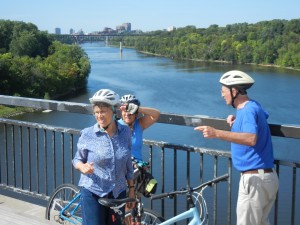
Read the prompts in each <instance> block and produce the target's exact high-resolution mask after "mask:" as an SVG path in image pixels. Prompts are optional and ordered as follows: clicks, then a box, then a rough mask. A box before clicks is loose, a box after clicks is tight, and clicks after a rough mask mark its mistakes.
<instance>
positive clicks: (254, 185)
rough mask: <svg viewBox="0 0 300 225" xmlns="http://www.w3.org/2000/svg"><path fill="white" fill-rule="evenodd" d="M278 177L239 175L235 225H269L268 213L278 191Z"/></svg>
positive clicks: (274, 174)
mask: <svg viewBox="0 0 300 225" xmlns="http://www.w3.org/2000/svg"><path fill="white" fill-rule="evenodd" d="M278 186H279V182H278V176H277V173H276V172H275V171H274V172H273V173H264V171H263V170H259V173H258V174H244V175H241V178H240V184H239V195H238V202H237V208H236V213H237V225H269V224H270V223H269V219H268V216H269V213H270V211H271V208H272V206H273V204H274V202H275V199H276V194H277V191H278Z"/></svg>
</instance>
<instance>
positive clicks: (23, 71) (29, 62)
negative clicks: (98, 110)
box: [0, 20, 91, 99]
mask: <svg viewBox="0 0 300 225" xmlns="http://www.w3.org/2000/svg"><path fill="white" fill-rule="evenodd" d="M90 70H91V65H90V61H89V58H88V56H87V54H86V53H85V52H84V50H83V49H82V48H81V47H80V46H78V45H67V44H63V43H61V42H58V41H55V40H54V39H53V37H52V36H51V35H50V34H48V33H47V32H43V31H39V30H38V28H37V26H36V25H34V24H32V23H25V22H20V21H10V20H0V94H2V95H14V96H23V97H34V98H46V99H52V98H56V97H57V96H60V95H62V94H67V93H70V92H72V91H76V90H78V89H81V88H84V87H85V86H86V83H87V78H88V76H89V73H90Z"/></svg>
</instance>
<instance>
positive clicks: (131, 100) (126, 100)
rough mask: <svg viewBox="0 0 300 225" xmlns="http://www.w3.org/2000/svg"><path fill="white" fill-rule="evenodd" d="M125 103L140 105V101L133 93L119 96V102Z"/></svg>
mask: <svg viewBox="0 0 300 225" xmlns="http://www.w3.org/2000/svg"><path fill="white" fill-rule="evenodd" d="M125 103H128V104H129V103H133V104H135V105H138V106H140V105H141V103H140V101H139V100H138V99H137V98H136V97H135V96H134V95H131V94H128V95H123V96H122V97H121V104H125Z"/></svg>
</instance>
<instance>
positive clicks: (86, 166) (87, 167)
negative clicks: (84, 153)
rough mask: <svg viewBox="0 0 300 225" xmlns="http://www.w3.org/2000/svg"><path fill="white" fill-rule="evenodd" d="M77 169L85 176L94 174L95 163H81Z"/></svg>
mask: <svg viewBox="0 0 300 225" xmlns="http://www.w3.org/2000/svg"><path fill="white" fill-rule="evenodd" d="M77 168H78V169H79V170H80V172H81V173H83V174H92V173H94V163H93V162H87V163H81V164H80V165H78V166H77Z"/></svg>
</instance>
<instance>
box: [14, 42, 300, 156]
mask: <svg viewBox="0 0 300 225" xmlns="http://www.w3.org/2000/svg"><path fill="white" fill-rule="evenodd" d="M81 46H82V48H83V49H84V50H85V51H86V53H87V54H88V56H89V58H90V60H91V66H92V69H91V74H90V76H89V79H88V87H87V91H86V92H84V93H81V94H79V95H77V96H75V97H71V98H68V99H65V100H66V101H72V102H80V103H88V98H90V97H91V96H92V95H93V94H94V93H95V92H96V91H97V90H99V89H102V88H109V89H112V90H114V91H115V92H117V93H118V94H119V95H120V96H122V95H124V94H128V93H132V94H135V95H136V96H137V97H138V98H139V99H140V101H141V103H142V105H144V106H149V107H155V108H158V109H159V110H160V111H161V112H165V113H176V114H186V115H206V116H209V117H218V118H226V117H227V115H229V114H234V113H235V110H234V109H233V108H232V107H231V106H227V105H226V104H225V102H224V100H223V99H222V97H221V94H220V85H219V82H218V81H219V78H220V76H221V75H222V74H223V73H224V72H226V71H229V70H232V69H238V70H243V71H245V72H247V73H249V74H250V75H251V76H252V77H253V78H254V79H255V81H256V82H255V84H254V86H253V87H252V88H251V89H250V90H249V91H248V94H249V96H250V97H251V98H253V99H256V100H257V101H259V102H260V103H261V104H262V105H263V107H264V108H265V109H266V110H267V111H268V112H269V113H270V117H269V123H277V124H298V125H299V124H300V116H299V112H300V101H299V99H300V89H299V85H300V71H293V70H287V69H278V68H273V67H261V66H250V65H234V66H233V65H229V64H220V63H205V62H195V61H174V60H171V59H168V58H162V57H155V56H149V55H145V54H142V53H138V52H136V51H135V50H133V49H123V52H122V54H121V53H120V49H119V48H113V47H108V46H105V43H104V42H94V43H85V44H82V45H81ZM15 118H16V119H20V120H25V121H34V122H40V123H44V124H51V125H58V126H63V127H73V128H78V129H82V128H84V127H87V126H90V125H92V124H93V123H94V122H95V120H94V118H93V116H88V115H78V114H70V113H64V112H51V113H30V114H25V115H21V116H17V117H15ZM78 121H79V122H78ZM144 137H145V138H146V139H151V140H159V141H168V142H171V143H175V144H186V145H193V146H202V147H208V148H217V149H222V150H229V149H230V145H229V143H227V142H224V141H220V140H218V141H212V140H211V139H204V138H203V137H202V135H200V133H198V132H196V131H194V130H193V128H192V127H183V126H172V127H170V125H163V124H158V123H157V124H155V125H153V126H152V127H151V128H149V129H148V130H146V131H145V133H144ZM273 143H274V149H275V150H274V152H275V157H276V158H280V159H292V160H297V161H299V159H300V153H299V151H295V150H296V149H297V147H298V146H299V144H300V142H299V140H294V139H288V140H287V139H283V138H276V137H274V138H273ZM298 149H299V147H298ZM295 156H296V157H295Z"/></svg>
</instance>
